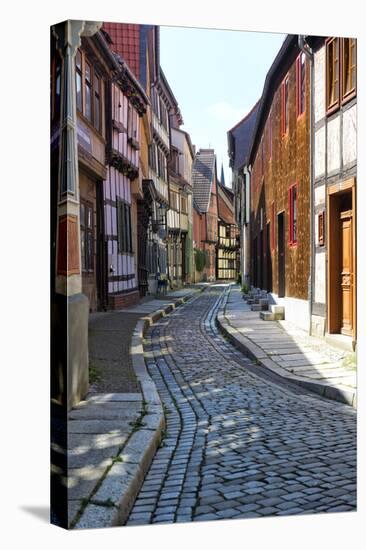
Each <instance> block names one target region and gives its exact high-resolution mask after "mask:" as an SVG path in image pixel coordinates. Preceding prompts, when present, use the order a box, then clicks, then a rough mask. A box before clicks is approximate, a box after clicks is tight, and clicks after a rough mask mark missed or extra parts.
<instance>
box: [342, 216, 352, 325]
mask: <svg viewBox="0 0 366 550" xmlns="http://www.w3.org/2000/svg"><path fill="white" fill-rule="evenodd" d="M340 231H341V235H340V242H341V246H342V249H341V262H340V286H341V306H342V316H341V333H342V334H346V335H348V336H351V335H352V329H353V272H352V271H353V267H352V266H353V237H352V234H353V227H352V210H348V211H345V212H341V213H340Z"/></svg>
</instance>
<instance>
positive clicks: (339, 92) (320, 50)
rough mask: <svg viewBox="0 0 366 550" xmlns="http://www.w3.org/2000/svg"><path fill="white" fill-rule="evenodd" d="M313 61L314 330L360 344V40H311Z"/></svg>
mask: <svg viewBox="0 0 366 550" xmlns="http://www.w3.org/2000/svg"><path fill="white" fill-rule="evenodd" d="M307 41H308V42H309V44H310V46H311V48H312V52H313V58H314V78H313V87H312V92H313V98H314V99H313V102H314V124H313V129H312V138H313V142H314V146H313V154H312V164H313V172H312V177H313V196H312V226H313V231H312V232H313V239H312V241H313V246H312V273H313V281H312V287H311V304H310V307H311V329H312V332H313V334H316V335H317V336H325V337H326V338H327V339H329V340H330V341H331V342H332V343H333V344H337V343H338V344H339V345H341V346H344V347H348V348H352V345H353V346H354V344H355V342H356V267H357V264H356V180H357V87H356V78H357V74H356V71H357V61H356V47H357V45H356V39H354V38H339V37H328V38H317V39H314V38H312V37H307Z"/></svg>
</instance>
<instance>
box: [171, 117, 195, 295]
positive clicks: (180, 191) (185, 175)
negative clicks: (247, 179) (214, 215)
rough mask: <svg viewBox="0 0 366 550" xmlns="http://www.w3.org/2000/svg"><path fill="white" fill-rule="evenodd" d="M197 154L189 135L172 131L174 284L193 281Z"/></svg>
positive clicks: (172, 276)
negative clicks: (194, 164) (194, 194)
mask: <svg viewBox="0 0 366 550" xmlns="http://www.w3.org/2000/svg"><path fill="white" fill-rule="evenodd" d="M193 158H194V151H193V147H192V143H191V140H190V137H189V134H187V132H184V131H183V130H180V129H179V128H175V127H174V126H172V128H171V157H170V162H169V196H170V208H169V211H168V215H167V221H168V272H169V279H170V282H171V285H172V286H174V287H180V286H182V285H184V284H186V283H189V282H191V280H192V267H193V265H192V262H193V239H192V223H193V222H192V193H193V190H192V164H193Z"/></svg>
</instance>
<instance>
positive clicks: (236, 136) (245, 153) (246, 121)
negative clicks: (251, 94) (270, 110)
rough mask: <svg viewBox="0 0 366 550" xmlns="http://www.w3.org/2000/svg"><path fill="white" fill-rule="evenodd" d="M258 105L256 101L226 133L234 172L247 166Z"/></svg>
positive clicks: (258, 102)
mask: <svg viewBox="0 0 366 550" xmlns="http://www.w3.org/2000/svg"><path fill="white" fill-rule="evenodd" d="M259 104H260V101H257V103H256V104H255V105H254V107H253V108H252V110H251V111H250V112H249V113H248V114H247V115H246V116H245V117H244V118H242V120H240V121H239V122H238V123H237V124H236V125H235V126H234V127H233V128H231V130H229V131H228V141H229V156H230V166H231V168H233V169H234V170H239V168H241V167H242V166H245V165H246V164H248V157H249V154H250V145H251V142H252V138H253V131H254V127H255V123H256V120H257V114H258V110H259Z"/></svg>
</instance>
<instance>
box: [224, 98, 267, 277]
mask: <svg viewBox="0 0 366 550" xmlns="http://www.w3.org/2000/svg"><path fill="white" fill-rule="evenodd" d="M258 108H259V101H258V102H257V103H256V104H255V106H254V107H253V108H252V109H251V111H250V112H249V113H248V114H247V115H246V116H245V117H244V118H243V119H242V120H240V121H239V122H238V123H237V124H236V125H235V126H234V127H233V128H231V130H229V131H228V133H227V139H228V155H229V159H230V160H229V165H230V167H231V170H232V188H233V193H234V217H235V222H236V224H237V226H238V229H239V242H240V248H239V272H240V279H241V282H242V283H245V284H247V285H249V284H250V228H249V222H250V175H251V174H250V168H249V160H248V156H249V152H250V144H251V141H252V136H253V131H254V126H255V121H256V117H257V112H258Z"/></svg>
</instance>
